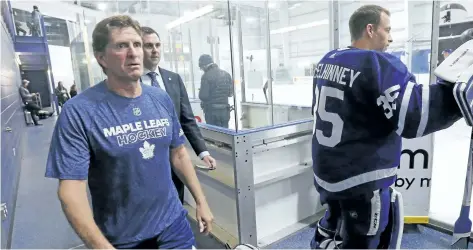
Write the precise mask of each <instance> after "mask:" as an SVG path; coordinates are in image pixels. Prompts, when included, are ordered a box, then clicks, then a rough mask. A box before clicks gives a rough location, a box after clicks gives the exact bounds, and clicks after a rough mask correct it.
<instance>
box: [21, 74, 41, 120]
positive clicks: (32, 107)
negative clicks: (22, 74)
mask: <svg viewBox="0 0 473 250" xmlns="http://www.w3.org/2000/svg"><path fill="white" fill-rule="evenodd" d="M21 83H22V84H21V87H20V96H21V99H22V101H23V104H25V108H26V110H28V111H30V112H31V118H32V119H33V123H34V125H35V126H41V125H43V124H41V123H39V121H38V116H39V113H38V112H39V111H41V107H40V106H38V104H36V103H35V102H34V100H33V98H37V97H38V93H33V94H31V93H30V91H29V90H28V84H29V83H30V82H29V81H28V80H26V79H24V80H23V81H22V82H21Z"/></svg>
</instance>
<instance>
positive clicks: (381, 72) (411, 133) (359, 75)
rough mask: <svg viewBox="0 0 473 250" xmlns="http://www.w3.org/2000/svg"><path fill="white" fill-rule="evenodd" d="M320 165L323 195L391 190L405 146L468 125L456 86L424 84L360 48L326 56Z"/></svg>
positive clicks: (316, 135)
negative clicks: (405, 142) (459, 122)
mask: <svg viewBox="0 0 473 250" xmlns="http://www.w3.org/2000/svg"><path fill="white" fill-rule="evenodd" d="M313 85H314V87H313V101H312V113H313V115H314V130H313V142H312V160H313V169H314V177H315V185H316V187H317V189H318V190H319V193H321V195H327V194H328V195H332V196H333V197H337V196H340V197H344V196H346V195H348V196H352V195H354V194H356V193H360V192H367V191H374V190H377V189H380V188H385V187H389V186H391V185H392V184H393V183H394V181H395V178H396V171H397V167H398V166H399V164H400V157H401V140H402V137H404V138H415V137H421V136H424V135H427V134H429V133H432V132H435V131H438V130H441V129H444V128H447V127H449V126H451V125H452V124H453V123H454V122H455V121H457V120H459V119H460V118H461V113H460V110H459V108H458V106H457V104H456V103H455V99H454V96H453V94H452V91H453V89H452V88H453V86H447V85H443V84H433V85H428V84H424V85H422V84H419V83H416V80H415V77H414V76H413V75H412V74H411V73H409V71H408V69H407V67H406V66H405V65H404V64H403V63H402V62H401V61H400V60H399V59H398V58H396V57H394V56H393V55H390V54H387V53H382V52H377V51H371V50H361V49H356V48H351V47H350V48H342V49H338V50H333V51H331V52H329V53H328V54H326V55H325V56H324V57H323V58H322V59H321V61H320V62H319V64H318V65H317V68H316V71H315V75H314V84H313Z"/></svg>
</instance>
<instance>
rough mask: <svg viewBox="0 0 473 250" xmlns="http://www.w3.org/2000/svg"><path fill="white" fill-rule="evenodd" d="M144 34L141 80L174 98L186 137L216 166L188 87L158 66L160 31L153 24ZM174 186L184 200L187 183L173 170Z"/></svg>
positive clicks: (145, 28)
mask: <svg viewBox="0 0 473 250" xmlns="http://www.w3.org/2000/svg"><path fill="white" fill-rule="evenodd" d="M141 31H142V37H143V53H144V54H143V66H144V70H143V75H142V76H141V82H142V83H143V84H145V85H150V86H154V87H157V88H160V89H163V90H165V91H166V92H167V93H168V95H169V96H170V97H171V99H172V102H173V104H174V107H175V109H176V113H177V116H178V119H179V122H180V123H181V126H182V130H183V131H184V134H185V136H186V137H187V140H188V141H189V143H190V144H191V146H192V148H193V149H194V152H195V153H196V155H198V156H199V158H200V159H201V160H202V161H204V162H205V164H206V165H207V166H208V167H209V168H210V169H214V168H215V167H216V166H217V162H216V161H215V159H214V158H213V157H212V156H210V153H209V151H208V150H207V146H206V145H205V141H204V138H203V137H202V134H201V133H200V129H199V127H198V126H197V123H196V121H195V118H194V113H193V112H192V107H191V104H190V103H189V97H188V96H187V91H186V87H185V86H184V83H183V82H182V79H181V76H179V74H176V73H174V72H171V71H169V70H166V69H163V68H161V67H159V66H158V64H159V62H160V60H161V39H160V37H159V35H158V33H157V32H156V31H155V30H153V29H152V28H150V27H141ZM172 179H173V182H174V185H175V186H176V188H177V192H178V193H179V199H180V200H181V202H184V183H183V182H182V181H181V180H180V179H179V177H178V176H177V175H176V174H175V173H174V171H173V172H172Z"/></svg>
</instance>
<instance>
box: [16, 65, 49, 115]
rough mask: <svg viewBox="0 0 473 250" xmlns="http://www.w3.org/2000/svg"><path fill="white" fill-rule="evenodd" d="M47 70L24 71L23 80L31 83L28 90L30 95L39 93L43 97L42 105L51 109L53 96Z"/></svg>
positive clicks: (22, 73)
mask: <svg viewBox="0 0 473 250" xmlns="http://www.w3.org/2000/svg"><path fill="white" fill-rule="evenodd" d="M47 74H48V72H47V71H46V70H23V71H22V72H21V77H22V79H27V80H28V81H30V84H28V90H29V91H30V93H39V94H40V95H41V104H42V106H43V107H51V106H52V103H51V95H50V92H49V78H48V75H47Z"/></svg>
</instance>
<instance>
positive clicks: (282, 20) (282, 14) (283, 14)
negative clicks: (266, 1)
mask: <svg viewBox="0 0 473 250" xmlns="http://www.w3.org/2000/svg"><path fill="white" fill-rule="evenodd" d="M279 24H280V25H279V27H280V28H283V27H288V26H289V9H288V3H287V1H280V2H279ZM280 35H281V36H282V49H283V58H284V59H283V63H284V66H285V67H289V66H290V65H289V55H290V52H291V48H290V47H289V46H290V42H289V32H284V33H282V34H280ZM279 60H280V61H281V59H279ZM278 66H279V63H278V65H273V67H275V68H276V67H278Z"/></svg>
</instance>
